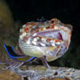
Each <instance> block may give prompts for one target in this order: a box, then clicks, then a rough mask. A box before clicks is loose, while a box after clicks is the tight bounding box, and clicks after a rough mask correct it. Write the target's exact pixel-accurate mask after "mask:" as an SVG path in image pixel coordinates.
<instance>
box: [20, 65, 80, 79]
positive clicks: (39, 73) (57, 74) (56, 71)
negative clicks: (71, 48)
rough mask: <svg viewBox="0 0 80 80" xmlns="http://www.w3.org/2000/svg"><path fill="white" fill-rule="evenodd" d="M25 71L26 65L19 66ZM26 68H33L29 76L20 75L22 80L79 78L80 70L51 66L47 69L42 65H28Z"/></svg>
mask: <svg viewBox="0 0 80 80" xmlns="http://www.w3.org/2000/svg"><path fill="white" fill-rule="evenodd" d="M21 69H22V70H23V71H24V72H25V69H26V66H23V67H21ZM28 70H33V71H34V73H33V74H32V75H31V76H28V77H26V75H25V74H24V75H22V77H23V80H80V70H78V69H74V68H66V67H51V69H47V68H45V67H43V66H28Z"/></svg>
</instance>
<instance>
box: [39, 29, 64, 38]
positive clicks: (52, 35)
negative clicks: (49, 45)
mask: <svg viewBox="0 0 80 80" xmlns="http://www.w3.org/2000/svg"><path fill="white" fill-rule="evenodd" d="M63 34H64V33H63V31H60V30H51V31H43V32H39V33H38V35H39V36H43V37H47V38H51V39H59V40H63V36H64V35H63Z"/></svg>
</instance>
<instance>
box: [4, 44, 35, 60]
mask: <svg viewBox="0 0 80 80" xmlns="http://www.w3.org/2000/svg"><path fill="white" fill-rule="evenodd" d="M3 45H4V48H5V49H6V51H7V53H8V55H9V56H10V58H12V59H15V60H18V61H22V62H29V61H31V60H33V59H34V58H35V57H31V56H26V55H18V54H17V53H15V51H14V49H13V47H12V46H7V45H6V44H5V43H3Z"/></svg>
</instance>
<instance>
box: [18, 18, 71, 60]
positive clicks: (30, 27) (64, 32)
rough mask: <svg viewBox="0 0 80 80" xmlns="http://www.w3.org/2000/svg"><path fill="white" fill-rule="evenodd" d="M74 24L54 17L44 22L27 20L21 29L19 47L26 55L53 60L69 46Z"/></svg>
mask: <svg viewBox="0 0 80 80" xmlns="http://www.w3.org/2000/svg"><path fill="white" fill-rule="evenodd" d="M71 32H72V26H71V25H69V24H64V23H62V22H61V21H60V20H58V19H56V18H54V19H51V20H48V21H44V22H27V23H26V24H25V25H23V26H22V28H21V29H20V35H19V47H20V49H21V51H23V53H24V54H25V55H29V56H34V57H42V56H46V59H47V61H53V60H55V59H57V58H59V57H61V56H62V55H63V54H64V53H66V51H67V50H68V48H69V45H70V41H71Z"/></svg>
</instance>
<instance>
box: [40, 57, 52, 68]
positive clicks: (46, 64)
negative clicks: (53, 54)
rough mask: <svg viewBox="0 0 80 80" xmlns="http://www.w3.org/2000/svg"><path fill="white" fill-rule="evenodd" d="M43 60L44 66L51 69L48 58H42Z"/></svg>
mask: <svg viewBox="0 0 80 80" xmlns="http://www.w3.org/2000/svg"><path fill="white" fill-rule="evenodd" d="M41 60H42V63H43V64H44V66H45V67H47V68H51V67H50V66H49V64H48V63H47V60H46V56H42V57H41Z"/></svg>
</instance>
